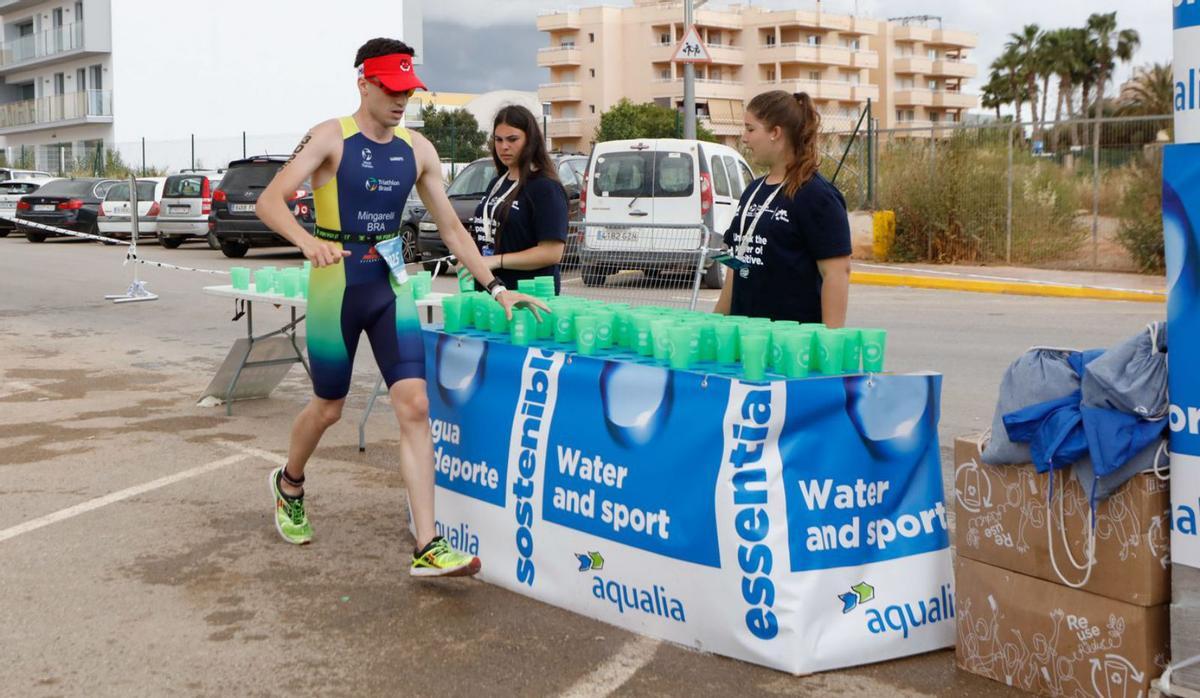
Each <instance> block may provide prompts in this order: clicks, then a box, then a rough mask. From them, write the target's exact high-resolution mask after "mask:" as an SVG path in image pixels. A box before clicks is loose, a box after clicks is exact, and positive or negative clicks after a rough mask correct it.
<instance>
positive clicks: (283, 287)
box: [275, 267, 300, 298]
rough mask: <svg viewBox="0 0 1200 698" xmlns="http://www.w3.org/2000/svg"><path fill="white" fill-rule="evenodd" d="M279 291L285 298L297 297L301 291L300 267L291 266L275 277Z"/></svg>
mask: <svg viewBox="0 0 1200 698" xmlns="http://www.w3.org/2000/svg"><path fill="white" fill-rule="evenodd" d="M275 279H276V284H277V286H278V289H279V293H281V294H283V297H284V298H295V297H296V295H297V294H299V293H300V269H299V267H289V268H287V269H283V270H281V271H280V272H279V273H278V274H277V275H276V277H275Z"/></svg>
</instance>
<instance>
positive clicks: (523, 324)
mask: <svg viewBox="0 0 1200 698" xmlns="http://www.w3.org/2000/svg"><path fill="white" fill-rule="evenodd" d="M511 334H512V343H513V344H514V345H516V346H518V347H527V346H529V345H530V344H532V343H533V340H534V339H535V338H536V337H537V323H535V322H534V319H533V311H531V310H529V309H528V308H518V309H517V310H514V311H513V319H512V329H511Z"/></svg>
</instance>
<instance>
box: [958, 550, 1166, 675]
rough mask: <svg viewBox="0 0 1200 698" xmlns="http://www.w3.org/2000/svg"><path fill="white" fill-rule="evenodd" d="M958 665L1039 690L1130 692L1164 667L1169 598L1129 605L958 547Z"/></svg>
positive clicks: (974, 672) (967, 669) (972, 671)
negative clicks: (977, 558)
mask: <svg viewBox="0 0 1200 698" xmlns="http://www.w3.org/2000/svg"><path fill="white" fill-rule="evenodd" d="M954 571H955V575H954V576H955V592H954V593H955V597H956V598H955V604H954V605H955V619H956V621H957V628H958V645H957V647H956V648H955V660H956V662H957V663H958V666H959V667H961V668H962V669H964V670H966V671H969V672H971V673H973V674H978V675H980V676H985V677H987V678H989V679H993V680H996V681H1000V682H1002V683H1005V684H1007V685H1009V686H1013V687H1016V688H1019V689H1021V690H1024V691H1030V692H1033V693H1037V694H1040V695H1043V696H1072V697H1075V696H1098V697H1100V698H1118V697H1120V698H1137V697H1139V696H1146V695H1148V694H1149V692H1150V682H1151V681H1153V680H1154V679H1156V678H1158V677H1159V676H1160V675H1161V674H1162V671H1163V669H1164V668H1165V667H1166V665H1167V662H1168V658H1169V656H1170V654H1169V647H1168V641H1169V639H1170V638H1169V637H1168V636H1169V630H1168V623H1169V618H1168V616H1169V613H1170V610H1169V605H1168V604H1162V605H1159V606H1150V607H1146V606H1135V605H1133V604H1128V603H1124V602H1121V601H1116V600H1114V599H1110V598H1107V597H1104V596H1097V595H1096V594H1089V593H1087V592H1085V591H1078V590H1076V589H1071V588H1070V587H1065V586H1062V585H1061V584H1052V583H1050V582H1047V581H1045V580H1042V579H1036V578H1034V577H1030V576H1027V575H1023V574H1018V573H1016V572H1010V571H1008V570H1003V569H1000V568H998V567H993V566H991V565H986V564H983V563H981V562H977V561H975V560H970V559H967V558H965V557H962V556H961V555H959V556H958V557H957V559H956V561H955V566H954Z"/></svg>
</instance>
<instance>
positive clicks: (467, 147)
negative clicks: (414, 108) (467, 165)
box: [421, 106, 488, 162]
mask: <svg viewBox="0 0 1200 698" xmlns="http://www.w3.org/2000/svg"><path fill="white" fill-rule="evenodd" d="M421 120H422V121H424V122H425V125H424V126H422V127H421V133H422V134H424V136H425V137H426V138H428V139H429V141H430V142H431V143H433V147H435V148H437V151H438V156H439V157H441V158H442V159H443V160H450V161H452V162H470V161H472V160H474V159H476V158H479V157H482V156H484V155H486V154H487V150H485V149H484V147H483V146H484V144H486V143H487V140H488V135H487V134H486V133H484V132H483V131H480V130H479V122H477V121H475V117H474V116H471V112H469V111H467V110H466V109H454V110H449V109H447V110H440V109H436V108H434V107H432V106H425V107H424V108H423V109H422V110H421Z"/></svg>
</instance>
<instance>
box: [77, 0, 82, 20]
mask: <svg viewBox="0 0 1200 698" xmlns="http://www.w3.org/2000/svg"><path fill="white" fill-rule="evenodd" d="M75 21H76V22H82V21H83V2H82V0H79V1H78V2H76V3H75Z"/></svg>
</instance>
